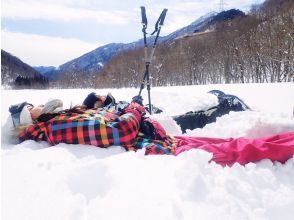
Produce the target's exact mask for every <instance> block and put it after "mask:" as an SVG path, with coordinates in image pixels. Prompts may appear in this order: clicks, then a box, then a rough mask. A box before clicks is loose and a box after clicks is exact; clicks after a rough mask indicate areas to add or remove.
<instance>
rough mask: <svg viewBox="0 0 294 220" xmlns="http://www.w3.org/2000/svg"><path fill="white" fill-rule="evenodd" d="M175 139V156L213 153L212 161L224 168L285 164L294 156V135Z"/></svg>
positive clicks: (180, 137) (186, 137)
mask: <svg viewBox="0 0 294 220" xmlns="http://www.w3.org/2000/svg"><path fill="white" fill-rule="evenodd" d="M175 138H176V139H177V140H178V144H177V147H176V149H175V151H174V154H175V155H178V154H180V153H182V152H184V151H187V150H190V149H202V150H205V151H208V152H211V153H212V154H213V157H212V159H211V160H212V161H215V162H216V163H218V164H220V165H222V166H225V165H228V166H232V165H233V164H234V163H236V162H238V163H240V164H241V165H244V164H247V163H249V162H256V161H259V160H262V159H270V160H272V161H279V162H281V163H284V162H285V161H287V160H288V159H290V158H292V157H293V155H294V132H288V133H281V134H276V135H273V136H269V137H263V138H256V139H249V138H243V137H240V138H227V139H221V138H208V137H189V136H176V137H175Z"/></svg>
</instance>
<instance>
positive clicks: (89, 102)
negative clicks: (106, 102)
mask: <svg viewBox="0 0 294 220" xmlns="http://www.w3.org/2000/svg"><path fill="white" fill-rule="evenodd" d="M97 101H101V99H100V98H99V97H98V95H97V94H96V93H95V92H91V93H90V94H89V95H88V96H87V97H86V98H85V100H84V101H83V105H85V106H86V107H87V108H88V109H89V108H94V106H95V102H97Z"/></svg>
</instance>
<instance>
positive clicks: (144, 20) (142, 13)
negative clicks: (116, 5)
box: [140, 6, 147, 27]
mask: <svg viewBox="0 0 294 220" xmlns="http://www.w3.org/2000/svg"><path fill="white" fill-rule="evenodd" d="M140 8H141V16H142V24H143V25H145V26H146V27H147V17H146V9H145V7H144V6H141V7H140Z"/></svg>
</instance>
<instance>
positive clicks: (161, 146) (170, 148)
mask: <svg viewBox="0 0 294 220" xmlns="http://www.w3.org/2000/svg"><path fill="white" fill-rule="evenodd" d="M176 145H177V141H176V139H175V138H173V137H172V136H169V135H167V136H166V138H165V139H164V140H153V139H148V138H146V137H145V136H144V134H143V133H141V132H139V133H138V135H137V138H136V142H135V143H134V145H132V146H125V148H126V150H138V149H143V148H145V155H156V154H173V153H174V149H175V147H176Z"/></svg>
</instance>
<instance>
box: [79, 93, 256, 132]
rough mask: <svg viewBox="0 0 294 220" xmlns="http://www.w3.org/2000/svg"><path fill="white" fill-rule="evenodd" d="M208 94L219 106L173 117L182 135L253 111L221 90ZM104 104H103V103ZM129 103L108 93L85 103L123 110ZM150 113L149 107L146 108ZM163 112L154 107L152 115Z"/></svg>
mask: <svg viewBox="0 0 294 220" xmlns="http://www.w3.org/2000/svg"><path fill="white" fill-rule="evenodd" d="M208 93H210V94H213V95H215V96H217V98H218V105H216V106H213V107H211V108H209V109H207V110H201V111H194V112H193V111H190V112H187V113H185V114H183V115H176V116H172V118H173V120H175V121H176V123H177V124H178V125H179V126H180V127H181V130H182V133H183V134H184V133H186V130H187V129H190V130H193V129H195V128H203V127H204V126H205V125H207V124H209V123H213V122H216V119H217V117H221V116H223V115H225V114H228V113H229V112H230V111H235V112H237V111H246V110H251V109H250V107H248V105H246V104H245V103H244V102H243V101H242V100H241V99H240V98H238V97H237V96H234V95H228V94H225V93H224V92H222V91H220V90H211V91H209V92H208ZM101 100H102V101H103V102H104V104H103V102H102V101H101ZM132 100H133V101H134V102H136V103H138V104H140V105H143V99H142V97H141V96H135V97H133V99H132ZM127 104H128V103H127V102H122V101H120V102H118V103H116V101H115V98H114V97H113V96H112V95H111V94H110V93H108V95H107V96H101V95H97V94H96V93H94V92H92V93H90V94H89V95H88V96H87V97H86V99H85V100H84V102H83V105H85V106H86V107H87V108H94V107H100V108H101V107H104V108H112V107H115V108H118V109H119V108H121V107H122V106H124V105H127ZM144 107H145V109H146V110H147V111H148V110H149V109H148V106H147V105H145V106H144ZM161 112H162V110H161V109H159V108H157V107H155V106H153V107H152V113H155V114H157V113H161Z"/></svg>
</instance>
